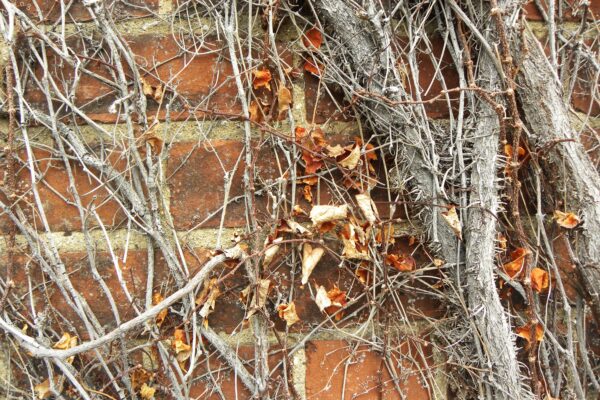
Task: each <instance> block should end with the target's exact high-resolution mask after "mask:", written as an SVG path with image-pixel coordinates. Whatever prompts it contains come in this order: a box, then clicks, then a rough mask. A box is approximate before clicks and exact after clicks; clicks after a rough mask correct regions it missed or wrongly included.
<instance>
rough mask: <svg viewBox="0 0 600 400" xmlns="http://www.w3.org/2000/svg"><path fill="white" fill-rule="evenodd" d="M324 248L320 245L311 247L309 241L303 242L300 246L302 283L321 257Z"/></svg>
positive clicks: (306, 279) (306, 280)
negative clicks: (301, 246) (302, 245)
mask: <svg viewBox="0 0 600 400" xmlns="http://www.w3.org/2000/svg"><path fill="white" fill-rule="evenodd" d="M324 253H325V249H323V248H322V247H315V248H313V247H312V246H311V245H310V244H309V243H304V247H303V248H302V284H303V285H306V283H307V282H308V278H309V277H310V274H312V272H313V270H314V269H315V267H316V266H317V263H318V262H319V260H320V259H321V257H323V254H324Z"/></svg>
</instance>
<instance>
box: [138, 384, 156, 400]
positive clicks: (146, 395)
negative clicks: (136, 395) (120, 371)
mask: <svg viewBox="0 0 600 400" xmlns="http://www.w3.org/2000/svg"><path fill="white" fill-rule="evenodd" d="M155 392H156V389H155V388H153V387H152V386H148V385H147V384H145V383H144V384H143V385H142V388H141V389H140V396H141V397H142V399H144V400H151V399H153V398H154V393H155Z"/></svg>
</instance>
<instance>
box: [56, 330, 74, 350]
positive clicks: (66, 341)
mask: <svg viewBox="0 0 600 400" xmlns="http://www.w3.org/2000/svg"><path fill="white" fill-rule="evenodd" d="M75 346H77V336H71V335H70V334H69V333H66V332H65V333H63V335H62V337H61V338H60V340H59V341H58V342H56V343H54V346H52V347H53V348H55V349H58V350H69V349H70V348H73V347H75Z"/></svg>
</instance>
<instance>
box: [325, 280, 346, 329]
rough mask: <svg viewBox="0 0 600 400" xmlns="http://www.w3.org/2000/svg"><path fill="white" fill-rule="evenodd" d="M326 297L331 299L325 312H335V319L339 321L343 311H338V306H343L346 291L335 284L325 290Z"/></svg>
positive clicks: (344, 304)
mask: <svg viewBox="0 0 600 400" xmlns="http://www.w3.org/2000/svg"><path fill="white" fill-rule="evenodd" d="M327 297H328V298H329V300H330V301H331V305H330V306H329V307H327V308H326V309H325V312H326V313H327V314H330V315H331V314H335V319H336V321H339V320H341V319H342V317H343V316H344V313H343V312H338V310H339V309H340V308H344V307H345V306H346V304H347V303H348V301H347V300H346V292H344V291H342V290H340V289H339V288H338V287H337V286H334V287H333V289H331V290H329V291H328V292H327Z"/></svg>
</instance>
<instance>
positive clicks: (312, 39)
mask: <svg viewBox="0 0 600 400" xmlns="http://www.w3.org/2000/svg"><path fill="white" fill-rule="evenodd" d="M302 43H303V44H304V47H306V48H307V49H309V50H318V49H319V48H320V47H321V44H322V43H323V35H322V34H321V31H319V30H318V29H317V28H310V29H309V30H307V31H306V32H305V33H304V36H303V37H302Z"/></svg>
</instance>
